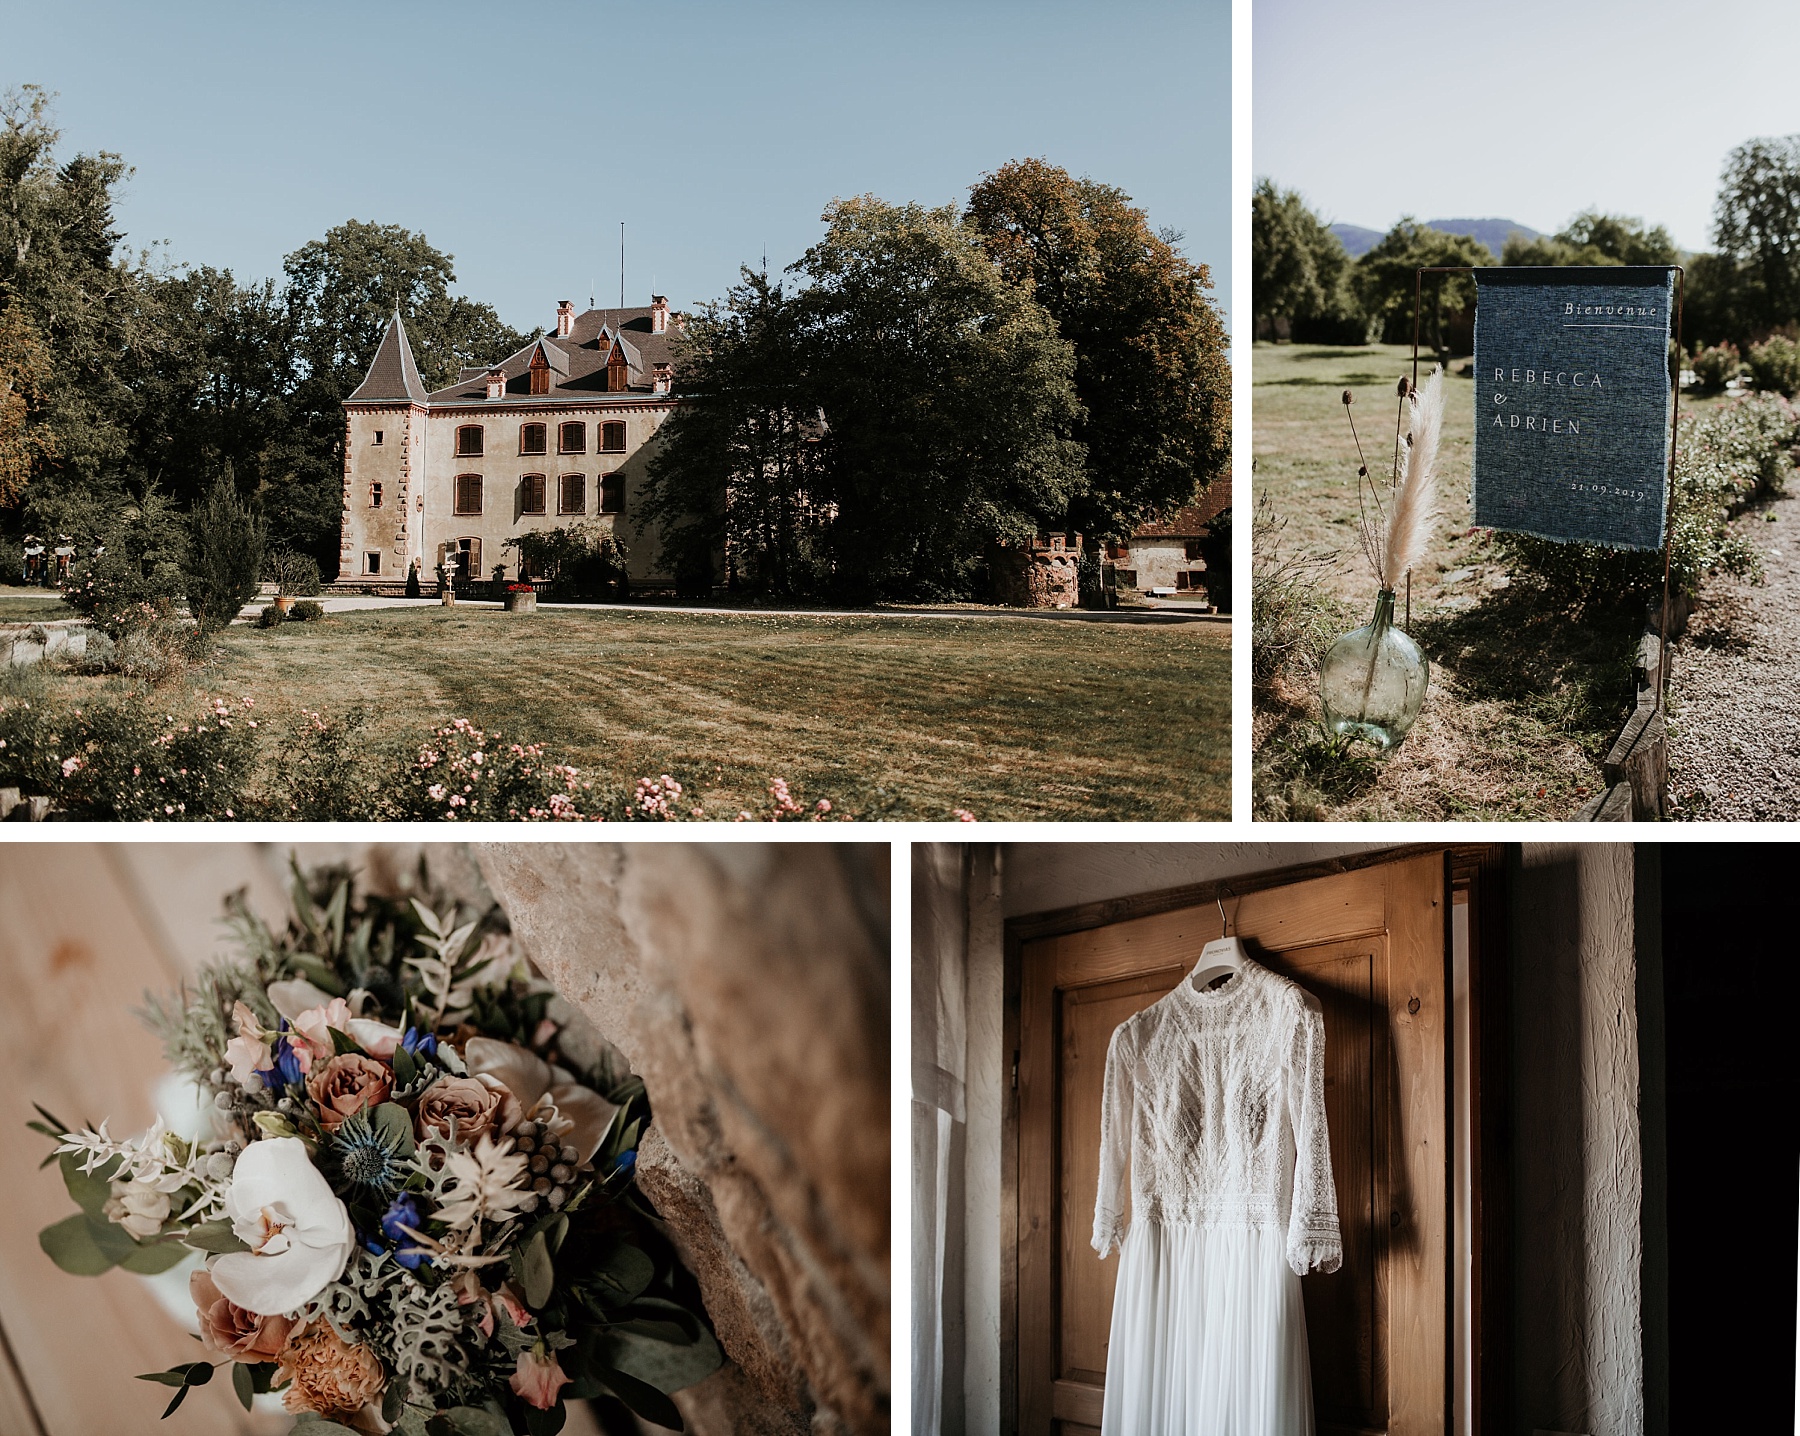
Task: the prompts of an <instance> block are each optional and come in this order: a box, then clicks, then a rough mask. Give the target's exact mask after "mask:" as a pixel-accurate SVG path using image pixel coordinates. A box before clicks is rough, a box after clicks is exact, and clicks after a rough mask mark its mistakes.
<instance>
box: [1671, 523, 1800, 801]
mask: <svg viewBox="0 0 1800 1436" xmlns="http://www.w3.org/2000/svg"><path fill="white" fill-rule="evenodd" d="M1770 514H1773V515H1774V516H1775V521H1774V522H1773V523H1771V522H1769V520H1768V515H1770ZM1738 525H1739V527H1740V529H1741V530H1743V531H1745V536H1746V537H1747V538H1748V539H1749V540H1750V542H1752V543H1753V544H1755V545H1756V547H1758V548H1760V549H1761V550H1763V553H1764V561H1763V562H1764V571H1765V573H1766V575H1767V582H1766V583H1764V584H1762V585H1753V584H1748V583H1744V582H1742V581H1741V580H1738V579H1734V578H1725V577H1720V578H1715V579H1713V580H1711V581H1709V582H1708V584H1707V586H1706V591H1705V594H1704V595H1703V596H1702V598H1701V600H1700V602H1699V604H1698V605H1696V607H1695V610H1694V617H1693V620H1692V623H1691V624H1690V627H1689V631H1688V636H1687V637H1686V638H1685V639H1683V640H1682V641H1681V643H1680V644H1679V645H1678V647H1677V649H1676V651H1675V654H1674V661H1673V663H1672V665H1671V668H1670V672H1671V675H1672V678H1671V686H1670V694H1669V709H1670V713H1671V715H1672V717H1673V720H1674V722H1673V726H1672V733H1671V737H1670V741H1669V787H1670V790H1671V793H1672V794H1673V803H1672V805H1671V813H1670V816H1672V817H1676V818H1687V819H1702V820H1712V821H1726V820H1733V819H1735V820H1740V821H1741V820H1755V821H1764V822H1767V821H1770V820H1788V821H1792V820H1796V819H1800V493H1790V494H1789V495H1787V496H1786V497H1785V498H1781V499H1777V500H1776V501H1775V502H1774V503H1773V504H1771V505H1770V506H1769V507H1768V508H1766V509H1759V510H1757V511H1756V512H1754V513H1751V514H1747V515H1745V516H1744V517H1743V518H1741V519H1739V520H1738Z"/></svg>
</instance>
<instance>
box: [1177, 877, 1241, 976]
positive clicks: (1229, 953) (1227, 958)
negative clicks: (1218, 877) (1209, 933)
mask: <svg viewBox="0 0 1800 1436" xmlns="http://www.w3.org/2000/svg"><path fill="white" fill-rule="evenodd" d="M1214 901H1216V902H1217V903H1218V904H1219V935H1218V936H1217V937H1216V938H1214V939H1213V940H1212V941H1211V942H1209V943H1207V944H1206V946H1205V947H1203V948H1201V949H1200V960H1199V961H1198V962H1197V963H1195V964H1194V970H1193V971H1192V972H1191V973H1189V974H1188V981H1189V982H1191V983H1192V984H1193V985H1194V990H1195V991H1196V992H1204V991H1206V989H1207V985H1208V984H1209V983H1212V982H1215V981H1217V980H1218V979H1219V978H1221V977H1232V976H1235V975H1237V974H1238V973H1241V972H1242V971H1243V970H1244V966H1245V964H1246V963H1248V962H1249V961H1250V954H1249V953H1248V952H1246V951H1245V950H1244V940H1243V939H1242V938H1241V937H1237V936H1236V935H1234V934H1232V932H1231V923H1230V921H1229V920H1228V919H1227V918H1226V916H1225V899H1224V898H1223V897H1218V896H1215V898H1214Z"/></svg>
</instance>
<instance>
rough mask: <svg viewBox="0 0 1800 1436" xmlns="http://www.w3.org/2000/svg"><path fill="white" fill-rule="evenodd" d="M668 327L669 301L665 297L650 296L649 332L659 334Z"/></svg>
mask: <svg viewBox="0 0 1800 1436" xmlns="http://www.w3.org/2000/svg"><path fill="white" fill-rule="evenodd" d="M668 327H669V301H668V297H667V296H666V295H661V294H652V295H651V296H650V332H651V333H652V334H661V333H662V332H663V330H665V329H667V328H668Z"/></svg>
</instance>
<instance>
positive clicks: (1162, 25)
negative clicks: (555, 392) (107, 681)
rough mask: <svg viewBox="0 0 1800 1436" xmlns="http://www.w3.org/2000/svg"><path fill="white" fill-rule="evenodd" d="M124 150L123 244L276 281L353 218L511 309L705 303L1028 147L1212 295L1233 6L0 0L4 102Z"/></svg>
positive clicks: (1224, 264) (1225, 187)
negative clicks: (129, 173) (1114, 206)
mask: <svg viewBox="0 0 1800 1436" xmlns="http://www.w3.org/2000/svg"><path fill="white" fill-rule="evenodd" d="M24 82H34V83H37V84H41V85H43V86H44V87H45V88H47V89H50V90H54V91H56V92H58V95H59V99H58V100H57V102H56V118H57V120H58V122H59V123H60V125H61V127H62V129H63V131H64V146H65V150H64V152H65V153H69V152H73V150H75V149H81V150H96V149H109V150H115V151H118V152H119V153H121V154H122V155H123V156H124V157H125V158H126V160H127V161H129V162H130V163H131V164H132V165H133V166H135V168H136V175H135V176H134V177H133V179H132V180H131V181H130V183H129V185H128V186H127V188H126V190H125V194H124V202H123V204H122V205H121V206H120V212H119V213H120V218H121V220H122V223H123V225H124V227H125V228H126V229H127V230H128V232H129V238H130V241H131V242H132V243H133V244H134V245H141V244H145V243H148V242H150V241H154V240H167V241H168V253H169V255H170V257H171V258H172V259H174V260H175V261H177V262H184V263H189V264H212V265H218V266H221V267H228V268H230V269H232V270H233V271H235V272H236V273H237V274H238V275H239V276H240V277H256V278H261V277H268V276H274V277H278V276H279V274H280V269H281V260H282V256H283V255H285V254H287V253H288V252H289V251H291V250H294V249H296V248H298V247H299V246H300V245H301V244H303V243H305V242H306V241H307V240H309V239H313V238H316V237H318V236H320V235H322V234H324V232H325V231H326V230H327V229H329V228H330V227H331V226H332V225H334V224H338V223H341V222H342V221H344V220H346V219H351V218H355V219H362V220H372V221H378V222H382V223H392V224H401V225H404V226H406V227H407V228H409V229H413V230H422V231H423V232H424V233H425V234H426V235H427V236H428V237H429V239H430V240H431V242H432V243H433V244H435V245H436V246H437V247H438V248H439V249H443V250H447V251H449V252H450V253H451V254H453V255H454V256H455V258H456V272H457V281H458V288H459V289H460V290H461V291H462V292H464V293H466V294H469V295H470V296H472V297H474V298H477V299H480V300H485V301H486V302H488V303H491V304H493V305H494V306H495V307H496V308H497V309H498V310H499V311H500V314H501V317H502V318H504V319H505V320H507V321H508V322H509V323H511V324H514V325H517V326H519V327H526V326H531V325H540V326H541V325H547V324H550V323H552V322H554V318H555V308H556V301H557V300H559V299H573V300H575V301H576V302H577V304H582V305H584V304H585V303H586V300H587V297H588V294H589V292H590V284H591V286H592V289H593V291H594V292H596V293H597V295H598V297H599V301H600V303H601V304H610V303H616V302H617V298H618V293H619V270H618V253H619V221H620V220H624V221H626V225H627V260H626V276H625V277H626V286H627V291H626V292H627V298H628V300H629V301H630V302H631V303H633V304H643V303H647V302H648V298H647V296H648V295H649V293H650V291H651V284H652V277H653V276H654V281H655V287H656V289H657V290H658V291H660V292H663V293H666V294H668V295H669V296H670V299H671V301H672V302H673V303H674V304H676V305H677V306H678V307H682V306H687V305H691V304H693V303H696V302H698V301H702V300H705V299H709V298H713V297H717V296H720V295H722V294H723V292H724V290H725V288H726V287H727V286H728V285H729V284H730V283H731V282H732V281H733V280H734V279H735V277H736V274H737V267H738V265H739V264H740V263H745V262H748V263H752V264H754V263H757V262H758V261H759V260H760V258H761V256H762V254H763V252H764V250H765V248H766V250H767V254H768V260H769V264H770V266H771V267H772V268H780V267H783V266H785V265H787V264H789V263H791V262H792V261H793V260H795V259H797V258H798V257H799V256H800V254H801V252H802V251H803V250H805V249H806V247H807V246H808V245H809V244H811V243H813V242H814V241H815V240H816V239H817V238H818V237H819V235H820V233H821V231H822V226H821V225H820V223H819V215H820V213H821V211H822V210H823V209H824V207H825V205H826V204H827V202H829V201H830V200H831V199H832V198H833V197H834V196H838V195H852V194H860V193H874V194H877V195H880V196H881V197H883V198H885V199H889V200H894V201H903V200H918V201H921V202H929V203H934V204H941V203H944V202H947V201H951V200H961V199H964V198H966V196H967V193H968V187H969V185H970V184H972V183H974V182H975V181H976V180H977V179H979V177H980V176H981V174H982V173H983V172H984V171H988V170H992V169H994V168H996V167H998V166H999V165H1001V164H1004V163H1005V162H1006V161H1007V160H1009V159H1014V158H1020V157H1024V156H1032V155H1035V156H1042V157H1043V158H1046V159H1048V160H1050V161H1051V162H1053V163H1055V164H1059V165H1062V166H1063V167H1064V168H1066V169H1068V170H1070V171H1071V172H1073V173H1075V174H1077V175H1088V176H1091V177H1092V178H1094V179H1098V180H1103V181H1105V182H1107V183H1110V184H1115V185H1118V186H1120V187H1121V188H1123V189H1124V190H1126V191H1127V192H1128V193H1129V194H1130V195H1131V196H1132V197H1133V198H1134V199H1135V200H1136V201H1137V203H1138V204H1140V205H1141V206H1143V207H1144V208H1145V209H1146V210H1147V211H1148V213H1149V215H1150V219H1151V222H1152V223H1153V224H1154V225H1156V226H1157V227H1159V228H1161V227H1165V226H1166V227H1171V228H1174V229H1177V230H1180V231H1182V232H1183V234H1184V235H1185V240H1184V242H1183V245H1182V248H1183V250H1184V251H1185V252H1186V253H1187V254H1188V255H1189V256H1190V257H1191V258H1194V259H1196V260H1199V261H1201V262H1204V263H1206V264H1209V265H1211V266H1212V270H1213V281H1214V294H1215V298H1216V299H1217V300H1218V301H1219V303H1220V305H1221V307H1225V306H1226V305H1227V304H1228V300H1229V296H1230V293H1231V275H1230V254H1231V244H1230V183H1231V169H1230V126H1231V63H1230V5H1229V0H1177V3H1161V4H1155V3H1132V0H1125V3H1114V4H1107V5H1096V4H1093V3H1091V0H1090V3H1066V0H1048V3H1027V0H991V3H982V0H974V3H964V4H956V3H940V0H907V3H891V4H885V5H875V4H859V3H850V0H836V3H816V4H802V3H779V4H754V3H683V0H660V3H656V4H640V5H632V6H622V5H609V4H601V3H593V0H589V3H584V4H572V3H563V0H534V3H530V4H520V3H516V0H487V3H483V4H468V3H460V2H459V0H458V3H442V0H440V3H435V4H419V3H412V0H405V3H401V0H361V3H355V4H346V3H337V0H324V3H310V0H309V3H304V4H292V3H290V4H271V3H266V0H239V3H234V4H222V3H185V0H166V3H163V4H149V3H144V0H136V3H119V0H112V3H105V0H93V3H83V0H56V3H44V0H0V89H4V88H8V87H11V86H14V85H17V84H21V83H24Z"/></svg>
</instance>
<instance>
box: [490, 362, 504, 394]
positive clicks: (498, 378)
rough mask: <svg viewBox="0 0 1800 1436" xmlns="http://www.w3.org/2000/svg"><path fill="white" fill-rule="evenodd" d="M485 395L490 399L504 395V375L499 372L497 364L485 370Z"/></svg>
mask: <svg viewBox="0 0 1800 1436" xmlns="http://www.w3.org/2000/svg"><path fill="white" fill-rule="evenodd" d="M487 396H488V398H490V399H504V398H505V397H506V375H505V374H503V373H501V371H500V368H499V366H498V365H496V366H495V367H494V368H492V369H489V370H488V371H487Z"/></svg>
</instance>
